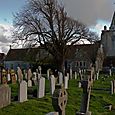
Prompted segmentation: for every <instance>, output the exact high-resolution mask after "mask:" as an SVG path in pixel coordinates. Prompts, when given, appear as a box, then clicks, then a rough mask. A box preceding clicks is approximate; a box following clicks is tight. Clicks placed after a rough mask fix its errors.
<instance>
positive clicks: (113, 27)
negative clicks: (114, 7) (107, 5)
mask: <svg viewBox="0 0 115 115" xmlns="http://www.w3.org/2000/svg"><path fill="white" fill-rule="evenodd" d="M113 29H115V12H114V14H113V18H112V22H111V26H110V30H113Z"/></svg>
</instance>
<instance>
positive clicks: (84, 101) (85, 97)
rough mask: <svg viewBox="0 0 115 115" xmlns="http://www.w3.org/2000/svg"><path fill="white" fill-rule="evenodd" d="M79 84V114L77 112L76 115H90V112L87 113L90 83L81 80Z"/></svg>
mask: <svg viewBox="0 0 115 115" xmlns="http://www.w3.org/2000/svg"><path fill="white" fill-rule="evenodd" d="M81 84H82V88H83V94H82V101H81V107H80V112H77V113H76V115H81V114H80V113H83V115H91V112H89V101H90V93H91V84H92V82H91V81H88V80H83V81H81Z"/></svg>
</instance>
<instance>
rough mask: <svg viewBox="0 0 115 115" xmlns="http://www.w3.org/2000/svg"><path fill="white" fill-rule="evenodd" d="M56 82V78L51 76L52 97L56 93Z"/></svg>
mask: <svg viewBox="0 0 115 115" xmlns="http://www.w3.org/2000/svg"><path fill="white" fill-rule="evenodd" d="M55 82H56V81H55V77H54V75H51V76H50V90H51V95H53V93H54V90H55V84H56V83H55Z"/></svg>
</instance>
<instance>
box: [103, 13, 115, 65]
mask: <svg viewBox="0 0 115 115" xmlns="http://www.w3.org/2000/svg"><path fill="white" fill-rule="evenodd" d="M101 44H102V45H103V50H104V54H105V59H104V62H103V66H104V67H113V66H114V67H115V12H114V15H113V18H112V22H111V25H110V27H109V30H107V27H106V26H104V30H102V34H101Z"/></svg>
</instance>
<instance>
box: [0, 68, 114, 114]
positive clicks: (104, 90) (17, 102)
mask: <svg viewBox="0 0 115 115" xmlns="http://www.w3.org/2000/svg"><path fill="white" fill-rule="evenodd" d="M20 71H21V70H20ZM30 71H31V70H30V69H29V70H28V72H29V75H31V74H32V73H31V72H30ZM18 74H19V75H18V76H20V75H21V74H20V72H19V73H18ZM34 74H35V73H34ZM40 74H41V72H40ZM38 76H39V74H38ZM40 76H42V74H41V75H40ZM86 76H87V75H86ZM82 77H83V76H82ZM43 78H44V79H45V82H43V81H44V80H43V79H42V84H45V85H44V86H42V88H41V89H40V87H41V86H40V85H39V84H40V82H39V84H36V83H33V82H32V84H31V86H30V84H29V85H27V84H28V83H29V82H28V81H29V80H31V77H30V76H29V77H27V79H26V78H23V80H22V82H20V80H18V81H15V80H14V79H13V83H11V82H9V83H7V84H8V86H9V87H10V88H11V99H10V100H9V101H10V102H9V103H8V104H6V105H4V106H2V107H1V109H0V115H12V114H13V115H46V114H48V113H50V112H55V110H54V106H53V102H52V101H53V100H52V97H53V92H51V78H48V77H47V75H43ZM21 79H22V78H21ZM80 79H81V77H80V76H79V75H78V74H77V76H76V77H75V74H72V77H69V80H68V84H67V86H66V87H65V88H64V90H65V89H66V91H67V94H66V95H67V97H66V98H67V103H66V105H65V113H64V114H63V115H75V114H77V113H79V111H80V109H81V105H82V104H83V103H84V102H83V103H82V95H83V92H84V89H83V88H82V87H81V85H82V84H81V85H80V84H79V83H80V81H81V80H80ZM82 79H84V78H82ZM113 79H115V75H111V76H110V75H109V74H107V75H105V74H100V75H99V76H98V79H95V80H93V85H92V87H91V92H90V98H89V99H88V100H89V105H88V111H91V114H92V115H114V113H115V100H114V99H115V94H114V93H115V86H112V85H111V84H112V80H113ZM26 81H27V83H26ZM2 82H3V81H2ZM59 82H60V81H59ZM7 84H6V83H5V81H4V82H3V85H7ZM20 84H23V85H22V86H21V85H20ZM24 84H26V85H27V87H26V88H24ZM33 84H34V85H33ZM62 84H63V83H62ZM64 84H65V83H64ZM1 87H2V86H1ZM22 87H23V88H22ZM20 89H21V90H20ZM43 89H44V93H43V91H42V93H39V94H38V93H37V90H43ZM0 90H1V89H0ZM24 90H25V91H26V93H25V91H24ZM53 90H55V89H53ZM19 92H20V93H19ZM1 99H2V98H1ZM64 99H65V98H64ZM64 99H63V100H64ZM63 100H62V101H63ZM3 103H4V102H3ZM0 104H1V103H0ZM54 105H55V104H54ZM84 105H85V103H84V104H83V105H82V106H84ZM86 105H87V104H86ZM83 108H84V107H83ZM57 112H58V111H57ZM54 115H55V114H54ZM59 115H61V114H59Z"/></svg>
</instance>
